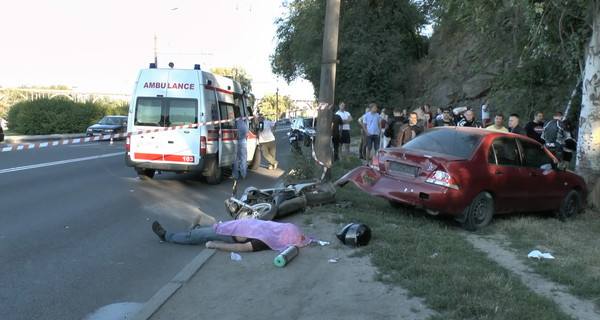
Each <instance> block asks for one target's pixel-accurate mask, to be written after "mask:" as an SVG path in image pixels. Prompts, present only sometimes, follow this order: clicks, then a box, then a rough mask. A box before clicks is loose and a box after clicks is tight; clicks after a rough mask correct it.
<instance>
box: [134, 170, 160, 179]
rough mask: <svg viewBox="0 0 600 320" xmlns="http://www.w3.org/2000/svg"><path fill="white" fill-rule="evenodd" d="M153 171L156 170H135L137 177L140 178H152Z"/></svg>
mask: <svg viewBox="0 0 600 320" xmlns="http://www.w3.org/2000/svg"><path fill="white" fill-rule="evenodd" d="M155 171H156V170H154V169H140V170H137V174H138V178H140V180H152V178H154V172H155Z"/></svg>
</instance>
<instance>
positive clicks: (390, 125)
mask: <svg viewBox="0 0 600 320" xmlns="http://www.w3.org/2000/svg"><path fill="white" fill-rule="evenodd" d="M404 119H405V118H404V116H403V115H402V109H400V108H399V107H396V108H394V114H393V115H392V116H391V117H389V118H388V121H387V125H386V127H385V130H384V131H383V134H384V135H385V136H386V137H388V138H390V141H389V143H388V145H387V146H386V147H395V146H396V137H397V136H398V133H400V128H401V127H402V126H403V125H404Z"/></svg>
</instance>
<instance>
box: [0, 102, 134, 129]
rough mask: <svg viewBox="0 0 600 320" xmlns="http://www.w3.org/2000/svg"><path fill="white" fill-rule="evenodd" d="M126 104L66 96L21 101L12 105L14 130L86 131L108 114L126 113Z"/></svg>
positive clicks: (9, 116)
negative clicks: (70, 98) (72, 98)
mask: <svg viewBox="0 0 600 320" xmlns="http://www.w3.org/2000/svg"><path fill="white" fill-rule="evenodd" d="M127 108H128V106H127V105H126V104H125V103H114V102H110V101H101V102H92V101H87V102H85V103H80V102H74V101H71V100H69V99H66V98H62V97H58V98H54V99H46V98H44V99H38V100H33V101H22V102H19V103H17V104H15V105H13V106H12V107H11V108H10V111H9V112H8V121H9V123H10V126H11V130H12V131H14V132H18V133H20V134H27V135H42V134H61V133H83V132H85V130H86V129H87V127H88V126H90V125H92V124H94V123H96V122H98V121H99V120H100V119H102V117H104V116H106V115H109V114H111V115H126V114H127Z"/></svg>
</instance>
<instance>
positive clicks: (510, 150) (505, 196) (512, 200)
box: [488, 136, 529, 213]
mask: <svg viewBox="0 0 600 320" xmlns="http://www.w3.org/2000/svg"><path fill="white" fill-rule="evenodd" d="M488 170H489V176H490V179H491V180H490V181H489V182H490V183H489V186H490V189H491V190H492V191H493V192H494V194H495V200H496V212H498V213H504V212H514V211H527V210H528V209H527V208H528V203H527V199H528V197H529V194H528V191H527V188H526V187H525V186H524V185H523V184H522V180H523V179H522V175H523V173H522V171H521V159H520V154H519V150H518V146H517V142H516V140H515V138H513V137H509V136H499V137H497V138H495V139H494V140H493V141H492V143H491V145H490V148H489V151H488Z"/></svg>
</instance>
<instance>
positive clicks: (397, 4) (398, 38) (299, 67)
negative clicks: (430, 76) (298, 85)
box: [271, 0, 427, 109]
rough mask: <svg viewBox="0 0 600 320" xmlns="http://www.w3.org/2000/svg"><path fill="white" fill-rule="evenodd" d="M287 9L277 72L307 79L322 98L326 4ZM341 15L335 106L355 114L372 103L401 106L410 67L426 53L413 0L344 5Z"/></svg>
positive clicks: (300, 3) (350, 0) (349, 0)
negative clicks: (341, 105) (341, 104)
mask: <svg viewBox="0 0 600 320" xmlns="http://www.w3.org/2000/svg"><path fill="white" fill-rule="evenodd" d="M286 6H287V8H288V9H289V13H288V15H287V16H285V17H282V18H281V19H279V20H277V22H276V23H277V26H278V29H277V38H278V44H277V47H276V49H275V53H274V54H273V55H272V56H271V66H272V70H273V72H274V73H275V74H277V75H279V76H281V77H283V78H284V79H285V80H286V81H288V82H290V81H292V80H294V79H296V78H298V77H303V78H305V79H307V80H308V81H310V82H311V83H312V84H313V86H314V87H315V91H317V93H316V94H317V96H318V88H319V85H320V84H319V81H320V74H321V53H322V50H321V46H322V43H323V30H324V14H325V0H294V1H290V2H288V3H286ZM340 15H341V16H340V24H339V26H340V29H339V46H338V60H339V65H338V67H337V77H336V100H337V101H345V102H346V104H347V105H348V106H350V108H351V109H360V108H363V107H364V106H365V105H367V104H368V103H370V102H376V103H379V104H381V105H389V106H395V105H397V104H398V103H399V102H400V101H401V100H402V98H403V95H404V94H405V91H406V88H405V84H406V81H407V79H408V69H407V65H408V64H410V63H411V62H413V61H415V60H416V59H418V58H419V57H422V56H423V55H424V53H425V51H426V46H427V41H426V38H425V37H423V36H421V35H420V34H419V30H420V29H421V27H422V26H423V25H424V24H425V19H424V15H423V14H422V13H421V12H420V11H419V8H418V7H417V6H416V5H415V4H413V3H412V2H411V1H409V0H400V1H398V0H395V1H394V0H379V1H376V0H370V1H364V0H363V1H361V0H345V1H344V0H343V1H342V3H341V10H340Z"/></svg>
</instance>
